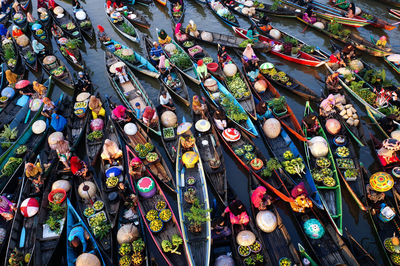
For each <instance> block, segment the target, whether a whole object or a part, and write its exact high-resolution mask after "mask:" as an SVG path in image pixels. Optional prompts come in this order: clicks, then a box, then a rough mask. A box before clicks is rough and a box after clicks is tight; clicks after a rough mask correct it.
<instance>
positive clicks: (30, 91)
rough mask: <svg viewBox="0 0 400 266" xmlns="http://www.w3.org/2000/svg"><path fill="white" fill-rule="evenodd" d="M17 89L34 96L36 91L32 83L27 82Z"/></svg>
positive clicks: (21, 92)
mask: <svg viewBox="0 0 400 266" xmlns="http://www.w3.org/2000/svg"><path fill="white" fill-rule="evenodd" d="M17 90H18V91H19V93H20V94H22V95H28V96H32V95H34V94H35V93H36V91H35V90H34V89H33V85H32V84H27V85H26V86H25V87H23V88H18V89H17Z"/></svg>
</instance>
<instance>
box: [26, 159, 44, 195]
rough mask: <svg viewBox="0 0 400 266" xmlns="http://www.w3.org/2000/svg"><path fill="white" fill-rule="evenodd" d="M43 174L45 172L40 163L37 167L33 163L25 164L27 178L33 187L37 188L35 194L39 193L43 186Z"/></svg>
mask: <svg viewBox="0 0 400 266" xmlns="http://www.w3.org/2000/svg"><path fill="white" fill-rule="evenodd" d="M42 173H43V170H42V167H41V166H40V163H39V162H38V163H37V164H36V165H35V164H33V163H26V164H25V176H26V178H28V179H29V180H30V181H31V182H32V185H33V186H34V187H35V193H39V192H40V188H41V186H42V185H43V180H42Z"/></svg>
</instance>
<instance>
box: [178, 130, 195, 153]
mask: <svg viewBox="0 0 400 266" xmlns="http://www.w3.org/2000/svg"><path fill="white" fill-rule="evenodd" d="M180 142H181V146H182V152H183V153H185V152H187V151H192V150H193V147H194V145H195V143H196V139H195V138H194V136H193V135H192V134H191V131H188V132H187V133H186V134H184V135H183V136H182V138H180Z"/></svg>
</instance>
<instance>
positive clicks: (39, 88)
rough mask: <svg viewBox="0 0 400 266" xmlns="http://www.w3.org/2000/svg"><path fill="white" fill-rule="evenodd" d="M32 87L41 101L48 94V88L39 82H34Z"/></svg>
mask: <svg viewBox="0 0 400 266" xmlns="http://www.w3.org/2000/svg"><path fill="white" fill-rule="evenodd" d="M32 85H33V89H34V91H36V93H37V96H38V97H39V98H40V99H42V98H43V97H45V95H46V93H47V88H46V86H44V85H43V84H41V83H39V82H37V81H34V82H33V83H32Z"/></svg>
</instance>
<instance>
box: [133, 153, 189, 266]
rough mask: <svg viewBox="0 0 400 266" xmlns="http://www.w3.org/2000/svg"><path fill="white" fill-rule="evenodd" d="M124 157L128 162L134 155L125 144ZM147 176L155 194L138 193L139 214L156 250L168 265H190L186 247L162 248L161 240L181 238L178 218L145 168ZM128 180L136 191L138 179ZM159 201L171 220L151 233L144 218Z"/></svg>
mask: <svg viewBox="0 0 400 266" xmlns="http://www.w3.org/2000/svg"><path fill="white" fill-rule="evenodd" d="M126 153H127V154H126V155H127V156H126V159H127V162H130V161H131V160H132V159H133V158H135V157H136V155H135V154H134V153H133V151H132V150H131V149H130V147H128V146H126ZM146 175H147V177H149V178H150V180H151V181H153V182H154V184H153V185H154V186H155V190H156V192H155V194H154V195H153V196H152V197H149V198H147V197H143V196H142V195H140V194H138V195H139V203H138V205H139V210H140V214H141V215H142V218H143V221H144V222H145V225H146V227H147V230H148V231H149V233H150V236H151V238H152V239H153V242H154V244H155V245H156V247H157V249H158V251H159V252H160V254H161V255H162V257H163V258H164V260H165V262H166V263H167V264H168V265H191V264H190V260H189V254H188V251H187V248H186V247H183V246H179V248H178V251H179V252H180V254H176V253H171V252H164V251H163V249H162V244H161V243H162V241H163V240H171V238H172V236H173V235H178V236H179V237H181V238H182V239H183V236H182V232H181V229H180V227H179V223H178V220H177V219H176V217H175V215H174V212H173V211H172V208H171V206H170V204H169V202H168V200H167V198H166V197H165V195H164V192H163V191H162V189H161V187H160V186H159V185H158V182H157V181H156V180H155V179H154V177H153V175H152V174H151V173H150V172H149V171H148V170H147V173H146ZM129 182H130V183H131V186H132V188H134V192H135V193H136V190H137V189H138V187H137V182H138V180H134V177H132V176H130V179H129ZM159 201H164V202H165V203H166V208H168V209H169V210H171V220H170V221H169V222H166V223H164V225H163V229H162V231H161V232H158V233H153V232H152V231H151V230H150V225H149V222H148V221H147V220H146V214H147V213H148V212H149V211H150V210H153V209H154V207H155V205H156V204H157V202H159Z"/></svg>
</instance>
